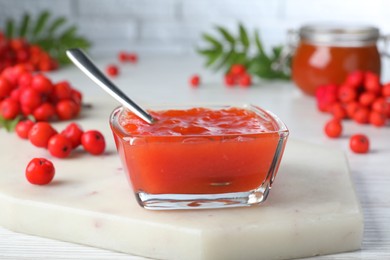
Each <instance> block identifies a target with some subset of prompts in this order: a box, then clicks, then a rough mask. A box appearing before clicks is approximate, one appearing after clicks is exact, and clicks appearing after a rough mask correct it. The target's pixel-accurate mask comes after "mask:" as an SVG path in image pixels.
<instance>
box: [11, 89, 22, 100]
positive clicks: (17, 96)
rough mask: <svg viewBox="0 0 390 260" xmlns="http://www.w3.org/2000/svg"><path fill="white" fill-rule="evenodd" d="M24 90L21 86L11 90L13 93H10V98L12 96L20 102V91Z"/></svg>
mask: <svg viewBox="0 0 390 260" xmlns="http://www.w3.org/2000/svg"><path fill="white" fill-rule="evenodd" d="M21 92H22V89H21V88H15V89H13V90H12V91H11V94H10V95H9V96H10V98H12V99H13V100H15V101H17V102H19V100H20V93H21Z"/></svg>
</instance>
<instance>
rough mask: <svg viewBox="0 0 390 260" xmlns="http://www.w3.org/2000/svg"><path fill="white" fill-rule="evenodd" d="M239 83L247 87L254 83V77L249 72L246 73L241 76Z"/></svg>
mask: <svg viewBox="0 0 390 260" xmlns="http://www.w3.org/2000/svg"><path fill="white" fill-rule="evenodd" d="M238 84H239V85H240V86H241V87H244V88H247V87H249V86H251V85H252V77H251V76H250V75H249V74H244V75H242V76H241V77H240V79H239V81H238Z"/></svg>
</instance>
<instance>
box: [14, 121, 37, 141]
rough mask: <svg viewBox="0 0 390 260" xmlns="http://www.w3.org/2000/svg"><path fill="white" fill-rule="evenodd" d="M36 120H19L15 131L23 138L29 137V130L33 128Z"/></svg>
mask: <svg viewBox="0 0 390 260" xmlns="http://www.w3.org/2000/svg"><path fill="white" fill-rule="evenodd" d="M33 125H34V122H33V121H31V120H22V121H19V122H18V123H17V124H16V126H15V132H16V134H17V135H18V136H19V137H20V138H22V139H27V138H28V132H29V131H30V130H31V128H32V127H33Z"/></svg>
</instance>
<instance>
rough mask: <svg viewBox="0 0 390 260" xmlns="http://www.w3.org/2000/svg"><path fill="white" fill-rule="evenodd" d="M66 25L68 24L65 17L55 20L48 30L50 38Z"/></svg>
mask: <svg viewBox="0 0 390 260" xmlns="http://www.w3.org/2000/svg"><path fill="white" fill-rule="evenodd" d="M64 23H66V19H65V17H58V18H57V19H55V20H54V21H53V23H52V24H51V25H50V26H49V28H48V30H47V32H48V34H49V36H52V35H53V34H54V33H55V32H56V30H57V29H58V28H60V27H61V25H63V24H64Z"/></svg>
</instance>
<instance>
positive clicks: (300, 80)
mask: <svg viewBox="0 0 390 260" xmlns="http://www.w3.org/2000/svg"><path fill="white" fill-rule="evenodd" d="M291 35H295V41H296V44H294V43H293V46H294V45H295V46H294V49H295V50H292V52H293V54H292V67H291V70H292V71H291V72H292V79H293V81H294V82H295V84H296V85H297V86H298V87H299V88H300V89H301V90H302V91H303V92H304V93H305V94H308V95H314V94H315V91H316V88H317V87H318V86H320V85H324V84H329V83H336V84H341V83H342V82H343V80H344V79H345V77H346V75H347V74H348V73H349V72H352V71H356V70H365V71H372V72H375V73H377V74H380V72H381V55H380V53H379V50H378V41H379V40H380V39H383V42H384V43H387V40H386V38H385V37H382V36H380V32H379V29H378V28H376V27H373V26H355V25H353V26H352V25H348V26H340V25H326V24H310V25H304V26H302V27H301V28H300V29H299V30H298V31H297V32H296V31H290V32H289V36H291ZM290 41H291V39H290ZM290 45H291V42H290Z"/></svg>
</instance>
